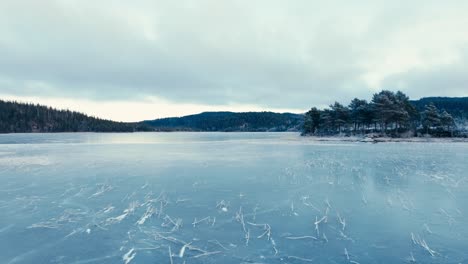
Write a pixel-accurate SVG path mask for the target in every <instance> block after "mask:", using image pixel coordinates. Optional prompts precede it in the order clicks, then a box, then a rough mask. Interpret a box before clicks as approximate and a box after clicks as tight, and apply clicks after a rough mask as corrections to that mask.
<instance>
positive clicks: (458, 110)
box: [303, 90, 468, 137]
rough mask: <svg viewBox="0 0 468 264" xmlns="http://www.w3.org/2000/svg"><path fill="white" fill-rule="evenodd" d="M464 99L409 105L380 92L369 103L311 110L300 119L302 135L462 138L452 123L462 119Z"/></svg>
mask: <svg viewBox="0 0 468 264" xmlns="http://www.w3.org/2000/svg"><path fill="white" fill-rule="evenodd" d="M467 99H468V98H444V97H432V98H431V97H429V98H423V99H420V100H418V101H410V99H409V97H408V96H407V95H406V94H404V93H403V92H401V91H397V92H392V91H388V90H383V91H381V92H379V93H375V94H374V95H373V96H372V99H371V101H370V102H367V101H366V100H363V99H358V98H355V99H353V100H352V101H351V102H350V103H349V104H348V105H343V104H341V103H338V102H335V103H333V104H331V105H330V106H329V107H328V108H326V109H323V110H319V109H317V108H316V107H313V108H312V109H310V110H309V111H308V112H307V113H306V114H305V116H304V127H303V135H318V136H322V135H337V134H343V135H359V134H375V135H378V136H382V135H383V136H392V137H414V136H427V135H430V136H435V137H452V136H466V133H465V131H463V130H464V128H463V127H460V128H458V127H457V122H456V121H464V120H465V119H466V113H467V111H466V109H465V108H466V107H467V105H468V100H467ZM454 102H455V103H454ZM438 106H439V107H440V108H439V107H438ZM458 123H462V122H458Z"/></svg>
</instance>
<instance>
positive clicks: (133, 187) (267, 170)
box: [0, 133, 468, 264]
mask: <svg viewBox="0 0 468 264" xmlns="http://www.w3.org/2000/svg"><path fill="white" fill-rule="evenodd" d="M467 176H468V144H467V143H444V144H442V143H385V144H369V143H349V142H348V143H336V142H334V143H331V142H329V143H327V142H321V143H317V142H312V141H311V140H310V139H309V138H302V137H300V136H299V135H298V134H297V133H135V134H93V133H89V134H83V133H78V134H16V135H0V181H1V185H0V210H1V214H0V263H76V264H78V263H171V262H172V263H187V264H188V263H309V262H311V263H361V264H363V263H411V262H417V263H468V179H467Z"/></svg>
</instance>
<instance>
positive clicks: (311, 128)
mask: <svg viewBox="0 0 468 264" xmlns="http://www.w3.org/2000/svg"><path fill="white" fill-rule="evenodd" d="M320 122H321V119H320V111H319V110H318V109H317V108H316V107H313V108H312V109H310V110H309V111H308V112H307V113H306V114H305V119H304V133H306V134H315V133H316V132H317V130H318V128H319V126H320Z"/></svg>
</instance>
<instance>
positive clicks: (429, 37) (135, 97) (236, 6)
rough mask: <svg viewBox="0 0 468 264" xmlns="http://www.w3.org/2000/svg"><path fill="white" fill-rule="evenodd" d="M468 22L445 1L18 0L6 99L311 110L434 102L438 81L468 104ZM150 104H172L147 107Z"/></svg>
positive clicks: (2, 14) (2, 11)
mask: <svg viewBox="0 0 468 264" xmlns="http://www.w3.org/2000/svg"><path fill="white" fill-rule="evenodd" d="M466 10H468V2H466V1H443V2H442V1H433V0H426V1H411V2H408V1H400V0H397V1H384V0H376V1H370V0H369V1H364V0H362V1H339V0H336V1H328V2H323V1H305V0H304V1H293V2H291V1H289V2H287V1H280V0H278V1H276V0H269V1H266V0H259V1H247V0H240V1H217V0H201V1H191V0H190V1H189V0H177V1H161V0H158V1H132V2H129V1H123V0H117V1H88V0H82V1H72V0H44V1H33V0H30V1H27V0H4V1H1V2H0V58H1V60H0V94H4V95H10V96H17V97H34V98H49V99H50V100H56V101H63V102H67V103H70V104H72V103H73V101H76V102H80V104H83V105H86V106H87V107H89V109H90V110H89V111H87V112H92V111H99V110H98V109H96V108H93V107H92V106H91V105H90V104H93V103H95V104H96V105H104V104H106V102H108V103H109V104H115V102H120V103H128V104H132V106H133V104H141V105H142V106H141V107H139V108H138V107H136V105H134V106H135V107H136V108H135V109H141V111H153V113H152V115H158V114H157V113H166V112H167V114H168V115H180V114H182V113H185V110H182V109H192V110H193V111H195V110H196V109H202V108H203V109H207V108H210V109H213V107H219V109H225V108H229V109H231V108H232V110H236V109H237V110H239V111H240V110H241V109H244V107H251V110H254V109H291V108H292V109H307V108H309V107H311V106H313V105H327V104H329V103H332V102H333V101H334V100H338V101H343V102H346V101H348V100H350V99H352V98H353V97H364V98H369V97H370V96H371V93H373V92H375V91H377V90H379V89H381V88H389V89H404V91H405V92H407V93H408V94H410V95H411V96H413V97H421V96H425V95H426V94H427V89H426V88H424V87H426V86H427V85H428V82H431V83H437V84H438V85H440V84H441V83H442V82H441V81H438V80H444V81H447V80H450V82H447V83H448V84H447V85H450V84H454V85H453V87H448V88H447V87H446V89H439V91H440V95H443V96H451V95H454V96H455V95H467V94H466V93H467V92H466V91H467V89H466V85H467V83H466V82H465V81H466V80H465V78H463V77H462V76H463V73H467V71H468V69H467V68H466V67H467V66H466V65H467V64H466V63H465V60H466V59H467V56H465V55H466V54H467V52H468V51H467V50H466V49H467V47H468V35H467V34H465V32H466V28H468V18H467V16H466V14H465V11H466ZM445 68H450V69H451V70H453V71H455V72H458V73H460V74H451V73H450V72H449V71H446V70H438V69H445ZM425 72H426V73H427V72H431V73H434V72H436V73H437V74H438V76H429V75H427V74H423V73H425ZM434 78H435V79H434ZM454 78H455V79H454ZM64 98H65V99H70V100H71V101H69V102H68V101H66V100H63V99H64ZM150 98H158V100H163V101H164V102H166V104H158V105H159V107H154V106H151V107H146V106H144V105H145V104H146V103H145V102H148V101H149V100H152V99H150ZM85 102H89V103H90V104H87V103H85ZM120 103H119V104H120ZM168 104H170V105H178V106H179V107H173V108H172V107H170V106H169V105H168ZM182 105H192V106H194V105H197V106H201V107H198V108H197V107H189V108H182V107H181V106H182ZM163 107H166V108H165V109H163ZM236 107H238V108H236ZM81 108H82V109H84V108H83V107H81ZM81 108H80V109H81ZM80 109H78V110H80ZM87 109H88V108H87ZM91 109H92V111H91ZM108 109H111V110H108V111H109V112H113V111H117V110H116V109H114V108H113V107H109V108H108ZM167 109H171V111H170V112H168V111H166V110H167ZM85 110H86V109H85ZM138 111H140V110H138ZM138 113H139V112H135V113H131V114H132V115H135V116H143V115H142V114H138ZM103 114H105V113H103ZM106 116H108V115H107V114H105V115H104V117H106ZM112 116H115V115H112ZM120 119H122V118H120ZM124 119H127V118H124ZM130 119H132V120H133V118H130Z"/></svg>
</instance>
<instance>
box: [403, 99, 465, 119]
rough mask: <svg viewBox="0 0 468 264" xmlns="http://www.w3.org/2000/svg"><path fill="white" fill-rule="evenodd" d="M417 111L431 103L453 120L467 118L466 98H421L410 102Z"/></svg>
mask: <svg viewBox="0 0 468 264" xmlns="http://www.w3.org/2000/svg"><path fill="white" fill-rule="evenodd" d="M410 102H411V103H412V104H413V105H414V106H415V107H416V109H417V110H418V111H422V110H424V106H425V105H428V104H430V103H433V104H434V105H435V106H436V107H437V108H438V109H443V110H445V111H447V112H448V113H449V114H451V115H452V116H453V117H455V118H462V119H465V118H468V97H423V98H421V99H419V100H411V101H410Z"/></svg>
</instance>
